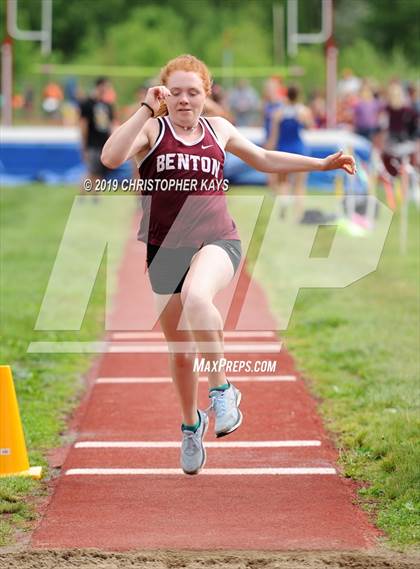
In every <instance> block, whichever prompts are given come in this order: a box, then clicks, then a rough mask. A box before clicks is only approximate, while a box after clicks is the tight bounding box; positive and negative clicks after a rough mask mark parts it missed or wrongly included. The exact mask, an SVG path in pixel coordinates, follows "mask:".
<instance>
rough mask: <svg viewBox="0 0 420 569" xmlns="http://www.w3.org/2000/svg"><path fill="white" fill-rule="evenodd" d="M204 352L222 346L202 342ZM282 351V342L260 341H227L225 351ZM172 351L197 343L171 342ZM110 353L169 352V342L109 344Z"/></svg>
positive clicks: (189, 348) (190, 348) (186, 349)
mask: <svg viewBox="0 0 420 569" xmlns="http://www.w3.org/2000/svg"><path fill="white" fill-rule="evenodd" d="M200 348H201V351H202V352H205V353H211V352H219V351H220V347H219V345H218V344H217V343H215V342H202V343H201V344H200ZM280 351H281V343H280V342H273V343H266V344H264V343H262V342H261V343H258V344H255V343H253V344H251V343H249V344H235V343H228V342H227V343H225V344H224V352H225V353H227V354H243V353H256V354H261V353H279V352H280ZM171 352H194V353H195V352H196V347H195V344H193V343H190V342H171ZM108 353H110V354H166V353H168V345H167V344H157V343H145V344H118V342H116V343H113V344H108Z"/></svg>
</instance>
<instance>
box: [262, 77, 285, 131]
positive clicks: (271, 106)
mask: <svg viewBox="0 0 420 569" xmlns="http://www.w3.org/2000/svg"><path fill="white" fill-rule="evenodd" d="M286 99H287V89H286V88H285V87H284V86H283V85H282V83H281V80H280V79H279V78H278V77H275V76H273V77H269V78H268V79H267V81H266V82H265V84H264V87H263V121H264V131H265V139H266V140H268V139H269V137H270V132H271V121H272V117H273V114H274V113H275V112H276V111H277V110H278V109H280V108H281V107H282V106H283V105H284V102H285V100H286Z"/></svg>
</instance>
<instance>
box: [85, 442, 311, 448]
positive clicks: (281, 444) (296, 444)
mask: <svg viewBox="0 0 420 569" xmlns="http://www.w3.org/2000/svg"><path fill="white" fill-rule="evenodd" d="M180 446H181V441H80V442H78V443H75V445H74V447H75V448H118V449H124V448H179V447H180ZM320 446H321V441H235V442H224V443H222V442H206V448H297V447H320Z"/></svg>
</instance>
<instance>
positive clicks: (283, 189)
mask: <svg viewBox="0 0 420 569" xmlns="http://www.w3.org/2000/svg"><path fill="white" fill-rule="evenodd" d="M276 193H277V196H279V197H278V199H279V202H280V217H281V218H284V217H285V216H286V212H287V206H288V203H289V201H290V195H291V184H290V180H289V177H288V175H287V174H278V175H277V192H276Z"/></svg>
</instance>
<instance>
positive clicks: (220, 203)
mask: <svg viewBox="0 0 420 569" xmlns="http://www.w3.org/2000/svg"><path fill="white" fill-rule="evenodd" d="M158 121H159V136H158V138H157V140H156V142H155V144H154V146H153V148H151V149H150V151H149V152H148V154H147V155H146V156H145V158H144V159H143V160H142V162H141V164H140V166H139V173H140V178H141V180H142V184H143V186H142V188H143V189H142V206H143V216H142V220H141V223H140V229H139V232H138V239H139V240H140V241H144V242H146V243H147V242H148V243H151V244H153V245H162V246H163V247H200V246H201V245H202V244H206V243H210V242H212V241H215V240H218V239H239V235H238V232H237V229H236V225H235V223H234V221H233V220H232V218H231V217H230V215H229V212H228V209H227V200H226V195H225V190H226V189H227V181H226V180H224V177H223V166H224V161H225V152H224V149H223V148H222V147H221V145H220V143H219V141H218V139H217V135H216V133H215V132H214V130H213V128H212V127H211V125H210V124H209V122H208V121H207V119H205V118H204V117H200V119H199V125H200V126H201V131H202V132H201V136H200V137H199V138H198V139H197V140H196V141H194V142H185V141H184V140H182V138H180V137H179V136H177V134H176V133H175V131H174V129H173V126H172V124H171V121H170V120H169V118H168V117H164V118H158Z"/></svg>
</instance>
